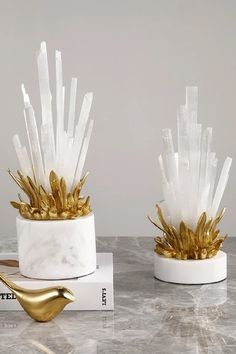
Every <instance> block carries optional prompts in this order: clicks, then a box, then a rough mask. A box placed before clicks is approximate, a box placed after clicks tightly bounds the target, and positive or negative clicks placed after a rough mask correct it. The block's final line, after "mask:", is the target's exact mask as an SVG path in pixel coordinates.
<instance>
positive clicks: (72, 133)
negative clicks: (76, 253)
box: [11, 42, 94, 218]
mask: <svg viewBox="0 0 236 354" xmlns="http://www.w3.org/2000/svg"><path fill="white" fill-rule="evenodd" d="M37 66H38V80H39V90H40V101H41V115H42V117H41V118H42V119H41V123H38V124H37V120H36V116H35V112H34V109H33V106H32V103H31V101H30V97H29V94H28V93H27V92H26V89H25V87H24V85H23V84H22V86H21V89H22V94H23V100H24V117H25V125H26V131H27V136H28V145H29V151H28V150H27V148H26V146H24V145H22V144H21V141H20V138H19V136H18V134H15V135H14V137H13V144H14V147H15V151H16V154H17V157H18V160H19V165H20V171H18V176H13V175H12V174H11V175H12V177H13V178H14V179H15V181H16V182H17V183H18V185H19V186H20V187H21V188H22V189H23V191H24V192H26V194H27V195H28V197H29V199H30V205H28V204H27V203H24V202H23V201H22V200H20V203H15V202H13V203H12V204H13V206H14V207H16V208H18V209H19V210H21V209H22V208H23V209H24V210H25V208H26V209H27V212H28V211H30V212H32V210H29V209H30V207H31V209H32V208H33V209H40V210H41V209H42V208H43V205H45V204H46V205H47V206H46V210H47V213H46V214H47V217H46V216H45V213H43V215H44V218H51V217H52V218H53V216H51V217H50V215H49V212H50V209H51V212H52V213H51V214H52V215H54V217H55V215H57V217H58V218H61V216H60V215H62V213H63V212H67V211H68V208H69V206H70V207H71V208H70V213H69V214H68V213H67V214H65V215H64V217H63V218H66V217H69V216H68V215H70V216H71V215H74V214H73V212H72V209H73V210H75V209H78V205H77V204H76V203H77V200H81V198H80V196H79V192H80V190H81V188H82V185H83V183H84V180H83V179H82V174H83V168H84V163H85V159H86V155H87V151H88V147H89V141H90V137H91V133H92V129H93V123H94V121H93V120H89V114H90V109H91V105H92V100H93V94H92V93H91V92H89V93H87V94H86V95H85V96H84V99H83V103H82V107H81V111H80V115H79V119H78V122H75V115H76V95H77V78H72V79H71V84H70V90H69V91H70V94H69V109H68V114H67V112H66V109H65V97H66V95H65V92H66V90H65V85H64V82H63V72H62V58H61V52H59V51H56V53H55V66H56V85H55V86H56V99H55V112H56V119H53V100H52V94H51V90H50V82H49V68H48V58H47V48H46V43H45V42H42V43H41V46H40V50H39V52H38V53H37ZM66 117H68V118H66ZM66 123H67V126H66ZM58 176H60V178H61V179H60V178H59V177H58ZM40 188H41V189H40ZM35 195H36V197H35ZM51 197H52V198H51ZM35 199H37V201H35ZM43 199H44V201H43V204H42V200H43ZM57 199H58V201H57ZM39 204H40V205H39ZM27 205H28V206H29V207H27ZM87 206H88V205H87ZM58 208H59V209H58ZM55 209H56V211H55ZM87 209H88V208H87ZM87 209H86V210H87ZM41 211H42V210H41ZM77 211H78V210H77ZM41 214H42V213H41ZM59 214H60V215H59ZM75 214H76V215H77V213H75ZM26 215H28V214H25V217H27V216H26ZM35 215H37V212H36V213H35ZM66 215H67V216H66ZM41 216H42V215H41ZM28 217H29V218H31V217H30V216H29V215H28ZM32 218H34V217H32ZM36 218H40V217H39V215H38V216H37V217H36ZM55 218H56V217H55Z"/></svg>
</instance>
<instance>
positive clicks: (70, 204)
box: [8, 170, 91, 220]
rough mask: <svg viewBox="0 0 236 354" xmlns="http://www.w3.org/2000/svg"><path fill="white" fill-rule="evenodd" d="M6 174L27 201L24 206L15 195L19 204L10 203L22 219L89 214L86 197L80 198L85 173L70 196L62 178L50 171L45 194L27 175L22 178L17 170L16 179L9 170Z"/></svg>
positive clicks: (60, 218)
mask: <svg viewBox="0 0 236 354" xmlns="http://www.w3.org/2000/svg"><path fill="white" fill-rule="evenodd" d="M8 173H9V174H10V176H11V177H12V178H13V180H14V181H15V182H16V184H17V185H18V186H19V187H20V188H21V189H22V190H23V192H24V193H25V194H26V195H27V197H28V198H29V202H28V203H27V202H25V201H24V200H23V199H22V197H21V196H20V195H18V197H19V202H15V201H11V202H10V203H11V205H12V206H13V207H14V208H16V209H18V210H19V213H20V215H21V216H22V217H23V218H25V219H31V220H65V219H75V218H77V217H79V216H84V215H87V214H89V213H90V212H91V207H90V198H89V197H87V198H83V197H81V196H80V192H81V189H82V187H83V185H84V183H85V181H86V178H87V176H88V173H87V174H86V175H85V176H84V177H83V178H81V180H80V181H79V182H78V183H77V185H76V186H75V187H74V188H73V190H72V191H71V192H70V193H68V192H67V186H66V181H65V179H64V178H63V177H61V178H59V177H58V176H57V174H56V173H55V172H54V171H51V172H50V175H49V182H50V187H51V191H49V192H48V191H46V190H45V189H44V187H43V186H42V185H38V184H37V183H36V180H35V178H34V179H33V180H32V179H31V178H30V177H29V176H23V174H22V173H21V172H20V171H17V175H16V176H15V175H14V174H13V173H12V172H11V171H10V170H8Z"/></svg>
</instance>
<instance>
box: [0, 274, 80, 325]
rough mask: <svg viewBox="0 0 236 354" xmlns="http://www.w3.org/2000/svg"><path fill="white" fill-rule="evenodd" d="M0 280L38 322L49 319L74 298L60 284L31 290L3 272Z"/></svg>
mask: <svg viewBox="0 0 236 354" xmlns="http://www.w3.org/2000/svg"><path fill="white" fill-rule="evenodd" d="M0 280H1V281H2V282H3V284H5V285H6V286H7V287H8V289H10V291H11V292H13V294H14V295H15V296H16V299H17V300H18V302H19V303H20V305H21V306H22V307H23V309H24V310H25V312H26V313H27V314H28V315H29V316H30V317H31V318H33V319H34V320H35V321H38V322H47V321H51V320H52V319H53V318H54V317H56V316H57V315H58V314H59V313H60V312H61V311H62V310H63V309H64V307H65V306H66V305H67V304H69V303H70V302H73V301H74V300H75V297H74V295H73V293H72V292H71V291H70V290H69V289H67V288H64V287H62V286H54V287H50V288H45V289H33V290H32V289H25V288H22V287H21V286H18V285H16V284H15V283H13V282H12V281H11V280H9V279H7V278H6V276H5V275H3V274H0Z"/></svg>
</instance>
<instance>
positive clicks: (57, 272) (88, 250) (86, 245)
mask: <svg viewBox="0 0 236 354" xmlns="http://www.w3.org/2000/svg"><path fill="white" fill-rule="evenodd" d="M16 226H17V241H18V256H19V268H20V272H21V274H22V275H24V276H26V277H30V278H36V279H51V280H53V279H68V278H75V277H81V276H84V275H87V274H90V273H93V272H94V271H95V270H96V239H95V226H94V215H93V213H90V214H89V215H86V216H82V217H79V218H77V219H74V220H45V221H37V220H28V219H23V218H22V217H19V216H18V217H17V218H16Z"/></svg>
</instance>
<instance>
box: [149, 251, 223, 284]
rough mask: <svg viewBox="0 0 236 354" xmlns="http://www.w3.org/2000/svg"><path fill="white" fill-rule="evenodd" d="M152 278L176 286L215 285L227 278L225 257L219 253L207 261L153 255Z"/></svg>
mask: <svg viewBox="0 0 236 354" xmlns="http://www.w3.org/2000/svg"><path fill="white" fill-rule="evenodd" d="M154 276H155V278H157V279H159V280H163V281H165V282H169V283H177V284H208V283H216V282H218V281H221V280H224V279H226V278H227V255H226V253H225V252H222V251H219V252H218V253H217V254H216V256H214V257H212V258H208V259H199V260H193V259H189V260H179V259H175V258H167V257H165V256H161V255H159V254H157V253H155V254H154Z"/></svg>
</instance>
